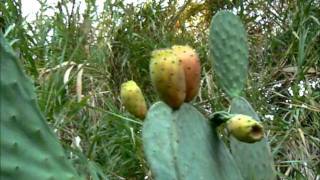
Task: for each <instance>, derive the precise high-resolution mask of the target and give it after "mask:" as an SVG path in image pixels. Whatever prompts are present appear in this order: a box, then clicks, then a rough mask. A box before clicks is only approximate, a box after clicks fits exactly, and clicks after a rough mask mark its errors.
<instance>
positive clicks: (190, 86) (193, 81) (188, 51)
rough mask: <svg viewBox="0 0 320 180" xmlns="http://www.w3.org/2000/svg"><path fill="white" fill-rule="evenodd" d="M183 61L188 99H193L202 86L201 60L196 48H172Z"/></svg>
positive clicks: (186, 100)
mask: <svg viewBox="0 0 320 180" xmlns="http://www.w3.org/2000/svg"><path fill="white" fill-rule="evenodd" d="M171 49H172V50H173V51H174V53H175V54H176V56H177V57H178V58H179V62H181V64H182V66H183V70H184V74H185V80H186V99H185V102H189V101H191V100H192V99H193V98H194V97H195V96H196V95H197V94H198V91H199V87H200V71H201V68H200V60H199V56H198V54H197V53H196V51H195V50H194V49H192V48H191V47H190V46H177V45H176V46H173V47H172V48H171Z"/></svg>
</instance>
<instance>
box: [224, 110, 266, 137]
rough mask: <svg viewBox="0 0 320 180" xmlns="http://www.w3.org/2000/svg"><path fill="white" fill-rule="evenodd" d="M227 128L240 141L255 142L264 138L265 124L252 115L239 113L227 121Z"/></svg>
mask: <svg viewBox="0 0 320 180" xmlns="http://www.w3.org/2000/svg"><path fill="white" fill-rule="evenodd" d="M227 129H228V130H229V132H230V133H231V134H232V135H233V136H234V137H235V138H237V139H238V140H239V141H242V142H246V143H254V142H257V141H260V140H261V139H262V138H263V126H262V125H261V124H260V123H259V122H258V121H256V120H254V119H253V118H252V117H250V116H246V115H242V114H237V115H235V116H233V117H232V118H230V120H228V121H227Z"/></svg>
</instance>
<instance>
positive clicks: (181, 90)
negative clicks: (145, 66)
mask: <svg viewBox="0 0 320 180" xmlns="http://www.w3.org/2000/svg"><path fill="white" fill-rule="evenodd" d="M150 76H151V81H152V84H153V86H154V87H155V89H156V91H157V93H158V94H159V97H160V99H161V100H162V101H164V102H165V103H166V104H168V105H169V106H171V107H172V108H174V109H177V108H179V107H180V105H181V104H182V103H183V102H184V100H185V97H186V84H185V77H184V72H183V68H182V66H181V65H180V64H179V59H178V57H177V56H176V55H175V53H173V51H172V50H171V49H161V50H155V51H153V52H152V55H151V62H150Z"/></svg>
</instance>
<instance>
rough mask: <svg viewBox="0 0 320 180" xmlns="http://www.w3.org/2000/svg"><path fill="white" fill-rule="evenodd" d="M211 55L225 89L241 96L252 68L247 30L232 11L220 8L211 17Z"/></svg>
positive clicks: (233, 95) (218, 77)
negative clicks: (249, 69)
mask: <svg viewBox="0 0 320 180" xmlns="http://www.w3.org/2000/svg"><path fill="white" fill-rule="evenodd" d="M209 59H210V60H211V61H212V64H213V68H214V73H215V74H216V76H217V80H218V83H219V84H220V86H221V87H222V89H223V90H224V91H225V92H226V93H227V94H228V95H229V96H230V97H235V96H240V93H241V91H242V89H243V88H244V85H245V82H246V78H247V69H248V46H247V36H246V31H245V29H244V27H243V24H242V23H241V21H240V19H239V18H238V17H237V16H235V15H234V14H232V13H231V12H228V11H220V12H218V13H217V14H216V15H215V16H214V17H213V18H212V21H211V26H210V34H209Z"/></svg>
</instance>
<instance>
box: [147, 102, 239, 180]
mask: <svg viewBox="0 0 320 180" xmlns="http://www.w3.org/2000/svg"><path fill="white" fill-rule="evenodd" d="M142 135H143V145H144V151H145V153H146V156H147V160H148V162H149V163H150V166H151V170H152V173H153V176H154V177H155V179H157V180H169V179H170V180H188V179H190V180H194V179H199V180H201V179H203V180H207V179H213V180H223V179H225V180H241V179H242V177H241V174H240V171H239V169H238V167H236V164H235V162H234V160H233V159H232V157H231V154H230V153H229V151H228V149H227V148H226V146H225V144H224V143H223V142H222V141H221V140H220V139H219V137H218V136H217V133H216V132H215V131H213V130H212V129H211V127H210V125H209V123H208V121H207V120H206V119H205V118H204V117H203V116H202V114H200V113H199V112H198V111H197V110H196V109H195V108H194V107H192V106H191V105H189V104H188V103H184V104H183V105H182V106H181V107H180V109H179V110H176V111H173V110H172V109H171V108H170V107H169V106H167V105H166V104H164V103H162V102H158V103H156V104H154V105H153V106H152V107H151V108H150V110H149V112H148V114H147V117H146V120H145V122H144V125H143V133H142Z"/></svg>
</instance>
